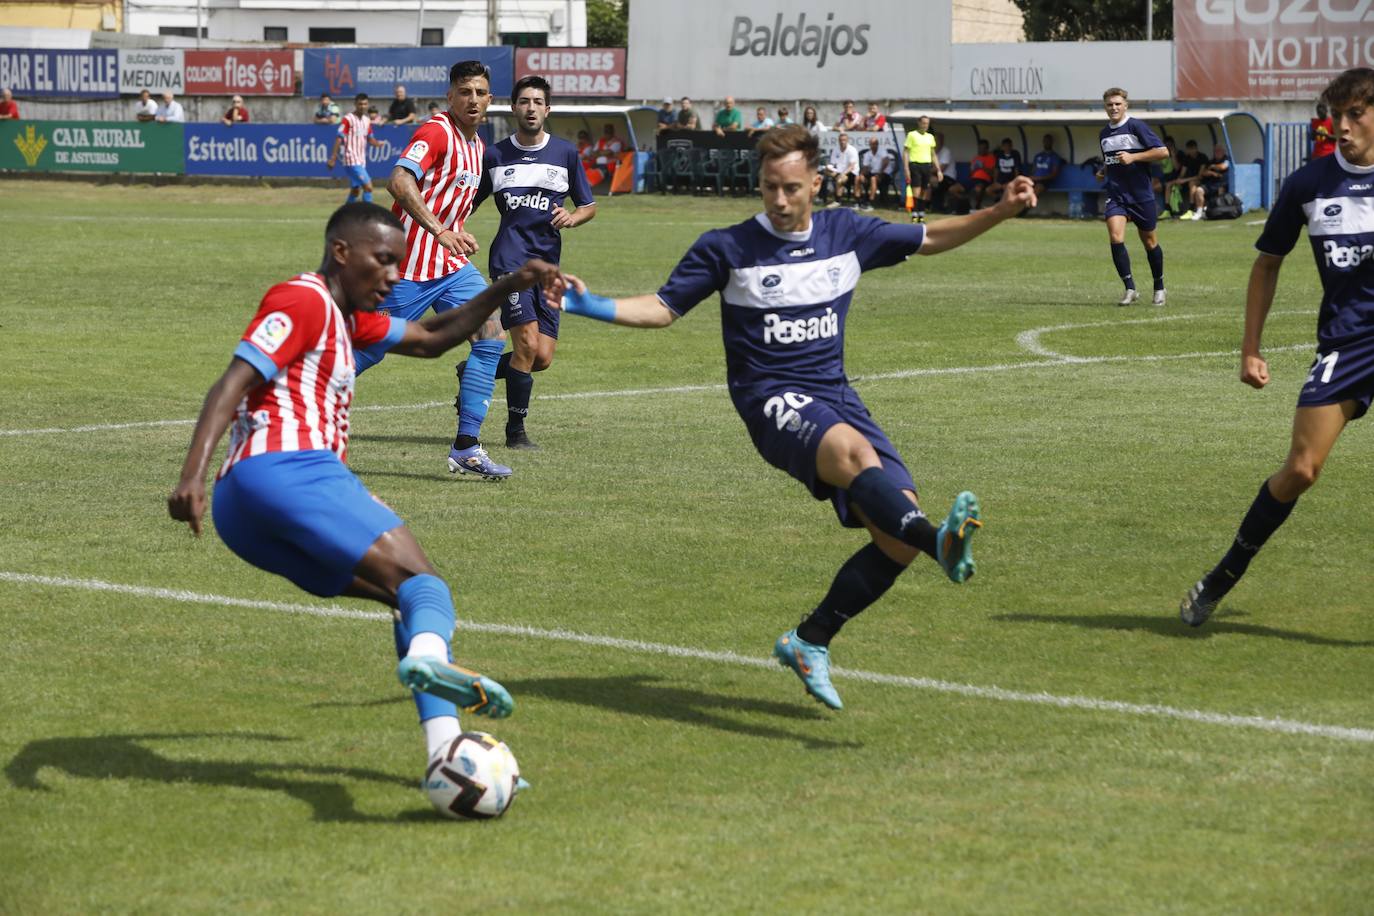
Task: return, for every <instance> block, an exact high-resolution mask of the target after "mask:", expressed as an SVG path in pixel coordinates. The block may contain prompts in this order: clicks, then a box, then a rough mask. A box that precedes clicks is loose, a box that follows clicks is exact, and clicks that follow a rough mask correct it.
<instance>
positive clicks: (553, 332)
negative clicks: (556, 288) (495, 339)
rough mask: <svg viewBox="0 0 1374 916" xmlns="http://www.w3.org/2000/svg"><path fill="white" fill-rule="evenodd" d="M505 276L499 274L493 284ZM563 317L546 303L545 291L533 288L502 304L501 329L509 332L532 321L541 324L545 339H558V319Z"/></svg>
mask: <svg viewBox="0 0 1374 916" xmlns="http://www.w3.org/2000/svg"><path fill="white" fill-rule="evenodd" d="M504 276H505V274H498V275H496V276H494V277H493V278H492V282H493V283H494V282H496V281H497V280H499V279H501V277H504ZM562 315H563V313H562V312H560V311H559V310H558V309H555V308H551V307H549V305H547V304H546V303H545V302H544V290H543V289H541V288H540V287H538V286H533V287H531V288H529V289H527V290H523V291H521V292H518V293H511V294H510V295H509V296H507V297H506V298H505V301H503V302H502V303H501V327H503V328H505V329H506V330H507V331H509V330H510V329H511V328H513V327H515V326H516V325H517V324H529V323H530V322H531V321H537V322H539V333H540V334H543V335H544V336H545V337H552V338H553V339H554V340H557V339H558V319H559V318H561V317H562Z"/></svg>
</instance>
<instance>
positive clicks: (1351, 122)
mask: <svg viewBox="0 0 1374 916" xmlns="http://www.w3.org/2000/svg"><path fill="white" fill-rule="evenodd" d="M1322 101H1323V102H1324V103H1325V104H1326V105H1327V106H1328V107H1329V108H1330V109H1331V117H1332V120H1333V121H1334V124H1335V130H1336V137H1337V144H1336V152H1335V154H1334V155H1331V156H1323V157H1322V158H1320V159H1314V160H1312V161H1310V162H1309V163H1308V164H1307V165H1305V166H1303V167H1302V168H1300V169H1298V170H1297V171H1296V172H1294V173H1293V174H1292V175H1290V176H1288V179H1287V180H1286V181H1285V182H1284V183H1283V187H1282V188H1281V189H1280V191H1279V196H1278V199H1277V200H1276V201H1275V202H1274V209H1273V210H1272V211H1271V212H1270V214H1269V219H1268V220H1266V221H1265V225H1264V232H1263V233H1262V234H1261V235H1260V237H1259V241H1257V242H1256V243H1255V247H1256V248H1257V249H1258V250H1259V255H1258V256H1257V257H1256V258H1255V265H1254V267H1253V268H1251V270H1250V285H1249V287H1248V289H1247V290H1246V296H1245V337H1244V338H1243V340H1242V341H1241V357H1240V363H1241V364H1240V380H1241V381H1242V382H1244V383H1245V384H1247V385H1249V386H1251V387H1252V388H1263V387H1264V386H1265V385H1267V384H1269V365H1268V364H1267V363H1266V362H1265V360H1264V357H1263V356H1262V355H1261V353H1260V336H1261V334H1262V332H1263V330H1264V320H1265V318H1266V317H1267V316H1268V314H1269V307H1270V306H1271V305H1272V304H1273V301H1274V289H1275V287H1276V286H1277V284H1278V279H1279V269H1280V268H1281V267H1282V266H1283V259H1284V256H1285V255H1287V254H1288V253H1289V252H1290V251H1292V250H1293V246H1294V245H1295V244H1296V243H1297V241H1298V236H1299V235H1301V234H1302V229H1303V227H1304V226H1306V227H1307V237H1308V240H1309V241H1310V242H1311V243H1312V254H1313V255H1314V256H1315V258H1316V260H1317V273H1318V274H1319V275H1320V276H1321V281H1322V301H1321V310H1320V312H1319V313H1318V318H1317V357H1316V359H1315V360H1314V361H1313V363H1312V369H1311V371H1309V372H1308V374H1307V380H1306V381H1305V382H1304V383H1303V386H1302V391H1301V393H1300V394H1299V395H1298V406H1297V410H1296V411H1294V414H1293V434H1292V442H1291V444H1290V446H1289V449H1288V457H1287V458H1286V459H1285V460H1284V462H1283V466H1282V467H1281V468H1279V470H1278V471H1277V472H1276V473H1275V474H1274V475H1273V476H1271V477H1270V478H1269V479H1268V480H1266V481H1265V482H1264V483H1263V484H1261V485H1260V489H1259V493H1258V495H1256V496H1255V500H1254V502H1253V503H1252V504H1251V505H1250V509H1249V511H1248V512H1246V513H1245V518H1244V519H1243V520H1242V521H1241V523H1240V531H1239V532H1237V534H1236V538H1235V541H1233V542H1232V544H1231V549H1230V550H1228V551H1227V552H1226V555H1225V556H1224V557H1222V559H1221V562H1220V563H1218V564H1217V565H1216V567H1215V568H1214V569H1212V571H1211V572H1209V573H1207V574H1206V575H1205V576H1203V577H1202V580H1201V581H1199V582H1198V583H1197V584H1196V585H1194V586H1193V587H1192V589H1190V590H1189V592H1188V594H1187V595H1186V596H1185V597H1184V599H1183V603H1182V605H1181V607H1180V608H1179V614H1180V616H1182V618H1183V620H1184V621H1185V622H1186V623H1188V624H1189V625H1190V626H1195V627H1196V626H1201V625H1202V624H1203V623H1205V622H1206V620H1207V618H1209V617H1211V616H1212V613H1213V612H1214V611H1215V610H1216V608H1217V605H1218V603H1220V601H1221V600H1222V598H1224V597H1225V596H1226V595H1227V593H1228V592H1230V591H1231V589H1232V588H1233V587H1234V586H1235V584H1236V583H1237V582H1239V581H1240V578H1241V576H1243V575H1244V574H1245V570H1246V568H1247V567H1249V565H1250V561H1251V560H1252V559H1254V556H1255V554H1256V553H1258V552H1259V549H1260V548H1261V547H1263V546H1264V543H1265V542H1266V541H1267V540H1269V537H1270V535H1272V534H1273V533H1274V532H1275V531H1277V530H1278V528H1279V526H1280V525H1282V524H1283V523H1284V521H1285V520H1286V519H1287V518H1288V515H1289V513H1291V512H1292V511H1293V506H1294V505H1296V503H1297V500H1298V497H1299V496H1301V495H1302V494H1303V493H1305V492H1307V490H1308V489H1309V488H1310V487H1311V486H1312V485H1313V484H1314V483H1316V481H1317V476H1318V475H1319V474H1320V473H1321V469H1322V466H1323V465H1324V464H1325V463H1326V459H1327V456H1328V455H1330V454H1331V449H1332V447H1334V446H1335V444H1336V439H1337V438H1339V437H1340V434H1341V432H1342V430H1344V429H1345V426H1346V424H1347V423H1349V422H1350V421H1351V420H1356V419H1359V418H1360V417H1362V416H1364V414H1365V412H1366V411H1367V410H1369V404H1370V400H1371V399H1374V69H1369V68H1361V69H1357V70H1347V71H1345V72H1344V73H1342V74H1341V75H1340V76H1338V77H1336V78H1335V79H1334V80H1332V81H1331V83H1330V84H1329V85H1328V86H1327V87H1326V90H1325V91H1324V92H1323V93H1322Z"/></svg>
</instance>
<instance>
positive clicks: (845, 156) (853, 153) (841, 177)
mask: <svg viewBox="0 0 1374 916" xmlns="http://www.w3.org/2000/svg"><path fill="white" fill-rule="evenodd" d="M838 139H839V142H840V149H839V151H838V152H837V153H836V154H835V161H834V162H832V163H830V164H829V165H828V166H826V170H827V171H829V172H830V174H831V175H832V176H833V177H834V180H835V199H834V200H832V201H831V202H830V203H829V204H828V205H827V206H831V207H838V206H839V205H840V198H841V197H844V196H846V195H847V196H848V197H849V198H850V200H853V199H854V186H855V185H857V184H858V183H859V151H858V150H857V149H855V148H854V147H853V145H851V144H850V142H849V134H848V133H846V132H845V131H840V136H839V138H838Z"/></svg>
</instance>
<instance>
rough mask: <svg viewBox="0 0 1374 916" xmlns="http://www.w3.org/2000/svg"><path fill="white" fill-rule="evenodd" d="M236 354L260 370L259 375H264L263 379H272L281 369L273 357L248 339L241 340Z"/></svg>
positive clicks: (235, 350) (267, 380)
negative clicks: (273, 360)
mask: <svg viewBox="0 0 1374 916" xmlns="http://www.w3.org/2000/svg"><path fill="white" fill-rule="evenodd" d="M234 355H235V356H236V357H238V358H239V359H241V360H243V361H244V362H245V363H247V364H248V365H250V366H252V367H253V368H254V369H256V370H258V375H261V376H262V378H263V381H266V382H270V381H272V379H274V378H276V377H277V373H278V372H280V371H281V370H280V369H278V368H277V364H276V363H274V362H272V359H271V357H269V356H268V355H267V354H266V353H264V352H262V351H261V350H259V349H258V348H257V347H255V346H253V345H252V344H251V343H249V342H248V341H246V340H240V341H239V345H238V346H237V347H235V348H234Z"/></svg>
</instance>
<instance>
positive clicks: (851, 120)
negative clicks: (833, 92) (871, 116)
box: [835, 100, 864, 130]
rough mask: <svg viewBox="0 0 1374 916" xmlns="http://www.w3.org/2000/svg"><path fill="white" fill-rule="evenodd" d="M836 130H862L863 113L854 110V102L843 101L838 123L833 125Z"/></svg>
mask: <svg viewBox="0 0 1374 916" xmlns="http://www.w3.org/2000/svg"><path fill="white" fill-rule="evenodd" d="M835 129H836V130H863V129H864V119H863V115H861V114H859V113H858V112H857V111H855V110H854V102H853V101H852V100H846V101H845V103H844V113H843V114H841V115H840V120H839V123H838V124H836V125H835Z"/></svg>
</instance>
